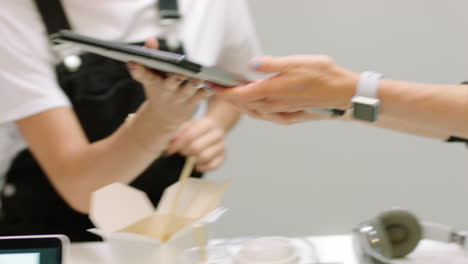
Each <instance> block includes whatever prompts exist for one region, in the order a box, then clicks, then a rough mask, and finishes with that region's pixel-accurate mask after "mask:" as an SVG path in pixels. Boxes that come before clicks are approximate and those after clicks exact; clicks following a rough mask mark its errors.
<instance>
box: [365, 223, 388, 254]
mask: <svg viewBox="0 0 468 264" xmlns="http://www.w3.org/2000/svg"><path fill="white" fill-rule="evenodd" d="M370 223H371V226H373V227H374V229H375V231H376V233H377V237H376V238H378V243H375V244H373V243H371V244H370V245H371V246H372V248H373V250H375V251H376V252H378V253H379V254H380V255H382V256H383V257H386V258H392V256H393V250H392V244H391V243H390V240H389V239H388V236H387V231H386V230H385V226H383V225H382V223H381V222H380V221H379V220H378V219H373V220H371V221H370Z"/></svg>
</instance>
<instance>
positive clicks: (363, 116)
mask: <svg viewBox="0 0 468 264" xmlns="http://www.w3.org/2000/svg"><path fill="white" fill-rule="evenodd" d="M378 111H379V107H378V105H372V104H363V103H359V102H353V117H354V118H356V119H359V120H364V121H369V122H374V121H376V120H377V114H378Z"/></svg>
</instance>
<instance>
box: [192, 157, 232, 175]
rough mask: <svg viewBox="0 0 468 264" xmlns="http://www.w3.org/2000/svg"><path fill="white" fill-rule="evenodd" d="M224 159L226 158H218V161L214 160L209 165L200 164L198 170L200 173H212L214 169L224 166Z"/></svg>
mask: <svg viewBox="0 0 468 264" xmlns="http://www.w3.org/2000/svg"><path fill="white" fill-rule="evenodd" d="M224 159H225V157H224V155H223V156H220V157H217V158H216V159H214V160H212V161H211V162H209V163H207V164H199V165H197V167H196V168H197V170H198V171H200V172H207V171H212V170H214V169H217V168H219V167H220V166H221V164H223V161H224Z"/></svg>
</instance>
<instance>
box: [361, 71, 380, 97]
mask: <svg viewBox="0 0 468 264" xmlns="http://www.w3.org/2000/svg"><path fill="white" fill-rule="evenodd" d="M382 77H383V75H382V74H381V73H378V72H371V71H365V72H363V73H361V75H360V76H359V81H358V84H357V87H356V95H355V96H362V97H368V98H376V99H377V90H378V88H379V81H380V79H382Z"/></svg>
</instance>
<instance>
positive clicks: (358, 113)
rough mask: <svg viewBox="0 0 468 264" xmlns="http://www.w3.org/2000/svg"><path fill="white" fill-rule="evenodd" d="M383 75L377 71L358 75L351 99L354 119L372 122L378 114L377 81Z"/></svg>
mask: <svg viewBox="0 0 468 264" xmlns="http://www.w3.org/2000/svg"><path fill="white" fill-rule="evenodd" d="M382 77H383V75H382V74H381V73H378V72H369V71H367V72H363V73H361V76H360V77H359V81H358V84H357V87H356V94H355V95H354V97H353V98H352V99H351V105H352V108H351V109H352V116H353V118H355V119H359V120H364V121H369V122H374V121H376V120H377V118H378V115H379V104H380V101H379V99H378V98H377V89H378V88H379V81H380V79H382Z"/></svg>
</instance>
